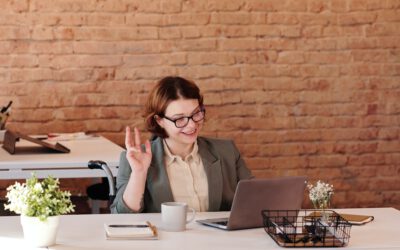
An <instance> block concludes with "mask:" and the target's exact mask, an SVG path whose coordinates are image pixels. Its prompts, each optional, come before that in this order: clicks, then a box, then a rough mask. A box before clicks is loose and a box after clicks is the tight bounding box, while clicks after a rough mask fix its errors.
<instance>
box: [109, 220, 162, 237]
mask: <svg viewBox="0 0 400 250" xmlns="http://www.w3.org/2000/svg"><path fill="white" fill-rule="evenodd" d="M104 230H105V233H106V239H107V240H156V239H158V233H157V228H156V227H155V226H154V225H152V224H151V223H150V222H148V221H146V222H137V223H134V224H127V223H118V224H104Z"/></svg>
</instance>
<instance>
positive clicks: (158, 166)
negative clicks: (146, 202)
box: [147, 137, 174, 210]
mask: <svg viewBox="0 0 400 250" xmlns="http://www.w3.org/2000/svg"><path fill="white" fill-rule="evenodd" d="M151 146H152V147H151V150H152V154H153V158H152V160H151V164H150V167H149V170H148V172H147V189H148V190H149V192H150V194H151V198H152V199H153V204H154V206H155V208H156V209H157V210H161V203H163V202H167V201H173V200H174V198H173V195H172V190H171V185H170V183H169V179H168V174H167V171H166V170H165V166H164V148H163V145H162V139H161V138H160V137H158V138H157V139H155V140H154V141H153V142H152V145H151Z"/></svg>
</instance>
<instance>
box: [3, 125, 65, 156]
mask: <svg viewBox="0 0 400 250" xmlns="http://www.w3.org/2000/svg"><path fill="white" fill-rule="evenodd" d="M20 138H22V139H24V140H27V141H30V142H32V143H35V144H38V145H40V146H42V147H44V149H46V150H50V151H52V152H56V153H69V152H70V149H69V148H67V147H65V146H64V145H61V144H60V143H58V142H57V143H56V144H51V143H48V142H45V141H43V140H39V139H37V138H33V137H30V136H28V135H24V134H22V133H18V132H13V131H10V130H7V131H6V133H5V135H4V143H3V148H4V149H5V150H6V151H7V152H8V153H10V154H15V153H18V150H17V148H18V147H16V143H17V141H19V139H20Z"/></svg>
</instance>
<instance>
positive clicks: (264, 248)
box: [0, 208, 400, 250]
mask: <svg viewBox="0 0 400 250" xmlns="http://www.w3.org/2000/svg"><path fill="white" fill-rule="evenodd" d="M336 211H339V212H343V213H357V214H365V215H373V216H375V220H374V221H373V222H371V223H368V224H366V225H364V226H353V227H352V228H351V233H350V237H351V238H350V242H349V245H348V246H347V247H346V248H319V249H324V250H325V249H327V250H333V249H335V250H338V249H381V250H384V249H400V237H399V235H400V229H399V225H400V211H398V210H396V209H393V208H363V209H337V210H336ZM227 215H228V212H208V213H197V215H196V219H204V218H217V217H223V216H227ZM260 219H261V215H260ZM145 220H149V221H151V222H152V223H154V224H155V225H157V227H159V229H160V228H161V215H160V214H119V215H116V214H101V215H65V216H62V217H61V220H60V228H59V233H58V237H57V244H56V245H54V246H52V247H49V249H56V250H72V249H73V250H79V249H85V250H90V249H93V250H106V249H118V250H125V249H126V250H128V249H129V250H132V249H171V250H172V249H174V250H175V249H199V250H203V249H210V250H213V249H218V250H235V249H252V250H258V249H259V250H268V249H276V250H282V249H285V248H281V247H279V246H278V245H277V244H276V243H275V242H274V241H273V240H272V239H271V238H270V237H269V235H267V234H266V233H265V231H264V229H263V228H257V229H247V230H238V231H223V230H219V229H215V228H211V227H207V226H203V225H199V224H198V223H196V222H191V223H190V224H188V226H187V230H186V231H184V232H165V231H162V229H161V230H159V235H160V237H159V240H106V239H105V235H104V228H103V224H104V223H119V222H121V223H122V222H124V223H126V222H135V221H145ZM0 225H7V226H6V227H5V226H3V227H0V244H1V249H4V250H6V249H7V250H8V249H26V246H25V244H24V241H23V234H22V228H21V226H20V223H19V216H14V217H11V216H6V217H0ZM292 249H310V248H292Z"/></svg>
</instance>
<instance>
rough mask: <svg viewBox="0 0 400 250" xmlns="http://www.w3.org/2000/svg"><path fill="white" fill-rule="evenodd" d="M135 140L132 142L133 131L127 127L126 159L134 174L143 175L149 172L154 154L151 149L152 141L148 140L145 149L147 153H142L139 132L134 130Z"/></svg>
mask: <svg viewBox="0 0 400 250" xmlns="http://www.w3.org/2000/svg"><path fill="white" fill-rule="evenodd" d="M134 133H135V139H134V140H132V135H131V129H130V128H129V127H126V133H125V147H126V159H127V160H128V162H129V165H130V166H131V169H132V172H134V173H143V172H147V170H148V169H149V167H150V163H151V158H152V153H151V147H150V141H149V140H146V142H145V148H146V152H143V151H142V147H141V142H140V133H139V130H138V129H137V128H136V127H135V128H134Z"/></svg>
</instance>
